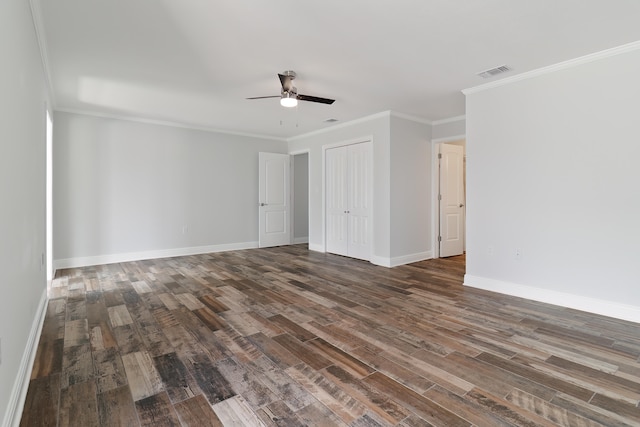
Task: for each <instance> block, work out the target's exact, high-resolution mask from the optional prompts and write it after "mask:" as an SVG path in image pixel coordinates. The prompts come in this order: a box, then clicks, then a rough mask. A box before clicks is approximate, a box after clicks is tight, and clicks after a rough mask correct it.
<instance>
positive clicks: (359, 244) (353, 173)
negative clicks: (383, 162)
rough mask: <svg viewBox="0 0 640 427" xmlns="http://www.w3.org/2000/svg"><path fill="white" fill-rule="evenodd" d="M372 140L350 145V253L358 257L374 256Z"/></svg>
mask: <svg viewBox="0 0 640 427" xmlns="http://www.w3.org/2000/svg"><path fill="white" fill-rule="evenodd" d="M370 147H371V143H369V142H367V143H361V144H354V145H349V146H348V147H346V148H347V149H348V159H349V171H348V174H349V180H348V188H349V197H348V199H349V200H348V209H347V212H348V218H349V250H348V255H349V256H350V257H353V258H358V259H365V260H368V259H370V256H371V254H370V251H371V242H370V240H371V237H370V236H371V229H370V219H369V212H370V210H371V201H370V188H371V182H370V181H371V176H370V175H371V173H370V171H371V149H370Z"/></svg>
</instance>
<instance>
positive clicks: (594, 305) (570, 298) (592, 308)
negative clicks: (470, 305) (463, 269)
mask: <svg viewBox="0 0 640 427" xmlns="http://www.w3.org/2000/svg"><path fill="white" fill-rule="evenodd" d="M464 285H465V286H469V287H472V288H478V289H483V290H485V291H491V292H498V293H501V294H505V295H511V296H514V297H520V298H526V299H530V300H533V301H539V302H544V303H548V304H553V305H557V306H560V307H566V308H572V309H575V310H581V311H586V312H589V313H593V314H599V315H602V316H608V317H613V318H615V319H621V320H627V321H630V322H635V323H640V307H637V306H633V305H627V304H621V303H618V302H614V301H606V300H600V299H596V298H591V297H585V296H582V295H575V294H570V293H566V292H558V291H553V290H550V289H543V288H537V287H534V286H527V285H520V284H517V283H511V282H503V281H500V280H494V279H488V278H486V277H479V276H473V275H469V274H465V276H464Z"/></svg>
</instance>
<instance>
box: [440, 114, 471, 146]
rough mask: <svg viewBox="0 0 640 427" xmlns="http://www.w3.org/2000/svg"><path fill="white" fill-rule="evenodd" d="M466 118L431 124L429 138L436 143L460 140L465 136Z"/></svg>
mask: <svg viewBox="0 0 640 427" xmlns="http://www.w3.org/2000/svg"><path fill="white" fill-rule="evenodd" d="M466 132H467V129H466V117H465V116H458V117H451V118H449V119H444V120H437V121H435V122H433V130H432V133H431V138H433V139H434V140H436V141H439V140H448V139H451V138H452V137H454V138H460V137H464V135H465V134H466Z"/></svg>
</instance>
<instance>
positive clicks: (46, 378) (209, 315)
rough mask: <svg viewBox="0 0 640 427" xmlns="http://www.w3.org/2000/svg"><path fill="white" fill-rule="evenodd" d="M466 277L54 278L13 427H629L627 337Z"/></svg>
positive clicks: (116, 270) (339, 270)
mask: <svg viewBox="0 0 640 427" xmlns="http://www.w3.org/2000/svg"><path fill="white" fill-rule="evenodd" d="M463 274H464V257H454V258H449V259H437V260H429V261H423V262H419V263H415V264H411V265H407V266H402V267H397V268H393V269H387V268H383V267H377V266H374V265H372V264H369V263H367V262H362V261H358V260H352V259H348V258H344V257H340V256H334V255H330V254H321V253H315V252H309V251H308V250H307V249H306V247H305V246H304V245H296V246H288V247H279V248H270V249H254V250H246V251H233V252H225V253H216V254H207V255H198V256H188V257H178V258H171V259H160V260H150V261H139V262H129V263H120V264H110V265H100V266H95V267H87V268H78V269H69V270H64V271H61V272H59V274H58V275H57V277H56V279H55V280H54V283H53V286H52V289H51V295H50V296H51V300H50V302H49V305H48V309H47V314H46V319H45V322H44V326H43V330H42V335H41V339H40V343H39V347H38V351H37V355H36V358H35V363H34V367H33V373H32V377H31V382H30V386H29V390H28V393H27V398H26V403H25V407H24V412H23V416H22V423H21V425H22V426H45V425H51V426H71V425H75V426H83V427H85V426H180V425H183V426H305V425H306V426H353V427H365V426H404V427H410V426H446V427H452V426H492V427H493V426H579V427H591V426H640V408H639V407H638V404H639V401H640V329H639V327H640V325H638V324H634V323H630V322H624V321H619V320H615V319H611V318H605V317H600V316H595V315H590V314H586V313H582V312H578V311H574V310H569V309H564V308H560V307H555V306H551V305H546V304H542V303H537V302H532V301H528V300H523V299H518V298H512V297H507V296H503V295H498V294H494V293H490V292H484V291H480V290H476V289H470V288H465V287H464V286H462V284H461V283H462V277H463ZM603 286H606V283H603Z"/></svg>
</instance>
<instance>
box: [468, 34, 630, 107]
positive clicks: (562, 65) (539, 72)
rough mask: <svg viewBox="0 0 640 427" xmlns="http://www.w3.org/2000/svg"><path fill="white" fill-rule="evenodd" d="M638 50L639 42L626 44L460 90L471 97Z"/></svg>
mask: <svg viewBox="0 0 640 427" xmlns="http://www.w3.org/2000/svg"><path fill="white" fill-rule="evenodd" d="M638 49H640V40H638V41H635V42H632V43H627V44H624V45H622V46H618V47H614V48H611V49H606V50H603V51H600V52H596V53H591V54H589V55H584V56H580V57H578V58H574V59H570V60H568V61H563V62H559V63H557V64H554V65H549V66H548V67H542V68H538V69H536V70H531V71H527V72H525V73H522V74H517V75H515V76H512V77H507V78H504V79H500V80H496V81H494V82H491V83H486V84H483V85H480V86H474V87H471V88H468V89H464V90H462V93H463V94H465V95H471V94H473V93H477V92H482V91H484V90H487V89H492V88H495V87H499V86H504V85H508V84H511V83H515V82H519V81H522V80H527V79H532V78H534V77H539V76H543V75H545V74H550V73H554V72H556V71H560V70H565V69H568V68H573V67H576V66H578V65H582V64H587V63H589V62H594V61H598V60H600V59H604V58H609V57H612V56H616V55H621V54H623V53H627V52H633V51H635V50H638Z"/></svg>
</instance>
